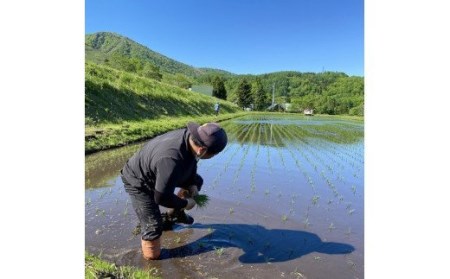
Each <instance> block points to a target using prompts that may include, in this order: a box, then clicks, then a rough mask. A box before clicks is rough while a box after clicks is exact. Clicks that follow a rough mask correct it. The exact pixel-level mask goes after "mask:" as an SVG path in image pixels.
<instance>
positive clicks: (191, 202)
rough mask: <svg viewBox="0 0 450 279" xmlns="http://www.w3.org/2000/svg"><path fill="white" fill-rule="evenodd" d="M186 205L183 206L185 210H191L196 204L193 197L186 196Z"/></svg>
mask: <svg viewBox="0 0 450 279" xmlns="http://www.w3.org/2000/svg"><path fill="white" fill-rule="evenodd" d="M186 201H187V205H186V207H185V208H184V209H185V210H191V209H192V208H194V206H195V205H196V204H197V203H196V202H195V200H194V199H193V198H187V199H186Z"/></svg>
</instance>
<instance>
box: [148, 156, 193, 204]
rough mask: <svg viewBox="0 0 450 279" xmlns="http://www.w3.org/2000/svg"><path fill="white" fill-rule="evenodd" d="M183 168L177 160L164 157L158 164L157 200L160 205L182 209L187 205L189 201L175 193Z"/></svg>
mask: <svg viewBox="0 0 450 279" xmlns="http://www.w3.org/2000/svg"><path fill="white" fill-rule="evenodd" d="M181 171H182V170H181V169H180V167H179V166H177V163H176V162H175V160H173V159H171V158H162V159H160V160H159V161H158V162H157V165H156V182H155V202H156V203H157V204H159V205H162V206H165V207H168V208H174V209H181V208H185V207H186V206H187V201H186V200H185V199H181V198H179V197H177V196H176V195H175V194H174V191H175V187H176V182H177V178H178V177H179V175H180V172H181Z"/></svg>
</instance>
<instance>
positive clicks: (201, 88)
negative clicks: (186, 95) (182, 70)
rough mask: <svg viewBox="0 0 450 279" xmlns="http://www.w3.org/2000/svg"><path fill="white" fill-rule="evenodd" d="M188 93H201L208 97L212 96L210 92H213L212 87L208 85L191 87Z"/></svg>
mask: <svg viewBox="0 0 450 279" xmlns="http://www.w3.org/2000/svg"><path fill="white" fill-rule="evenodd" d="M190 91H194V92H198V93H202V94H205V95H208V96H212V92H213V87H212V86H210V85H202V84H199V85H192V87H191V89H190Z"/></svg>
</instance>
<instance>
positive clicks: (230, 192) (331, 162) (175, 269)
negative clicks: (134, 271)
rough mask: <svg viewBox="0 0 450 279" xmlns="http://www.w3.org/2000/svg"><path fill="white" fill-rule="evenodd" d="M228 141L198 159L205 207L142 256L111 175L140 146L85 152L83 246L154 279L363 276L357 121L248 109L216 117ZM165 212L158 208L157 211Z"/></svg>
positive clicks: (360, 129)
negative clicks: (150, 256) (153, 252)
mask: <svg viewBox="0 0 450 279" xmlns="http://www.w3.org/2000/svg"><path fill="white" fill-rule="evenodd" d="M221 125H222V127H224V129H225V130H226V131H227V134H228V138H229V143H228V145H227V147H226V148H225V150H224V151H223V152H221V153H220V154H219V155H217V156H215V157H213V158H212V159H209V160H200V161H199V164H198V173H199V174H200V175H201V176H202V177H203V179H204V185H203V188H202V191H201V193H202V194H206V195H208V196H209V203H208V205H207V206H206V207H205V208H197V209H196V208H194V209H193V210H190V211H189V212H188V213H189V214H190V215H192V216H193V217H194V219H195V223H194V224H193V225H190V226H181V225H180V226H177V227H176V228H175V229H174V230H173V231H168V232H164V234H163V236H162V246H163V251H162V257H161V260H158V261H150V262H149V261H145V260H143V258H142V254H141V251H140V237H139V236H138V235H137V236H136V235H134V234H133V230H134V228H135V226H136V224H137V218H136V216H135V213H134V210H133V208H132V206H131V203H130V200H129V198H128V195H127V193H126V192H125V191H124V189H123V184H122V181H121V179H120V176H119V171H120V169H121V168H122V166H123V165H124V163H125V162H126V160H127V159H128V158H129V157H130V156H132V155H133V153H134V152H136V151H137V150H138V149H139V147H140V146H141V145H142V144H136V145H131V146H127V147H123V148H119V149H114V150H110V151H105V152H100V153H96V154H93V155H89V156H86V191H85V242H86V243H85V245H86V250H87V251H88V252H91V253H93V254H95V255H100V257H101V258H103V259H105V260H108V261H110V262H114V263H116V264H117V265H130V266H136V267H139V268H142V269H145V270H148V271H150V272H151V273H152V274H154V275H157V276H161V277H163V278H271V279H272V278H335V279H339V278H343V279H344V278H345V279H348V278H364V123H363V121H362V120H349V119H344V118H339V117H331V116H312V117H309V116H308V117H307V116H296V115H289V114H280V115H264V114H262V115H250V116H246V117H242V118H237V119H233V120H229V121H226V122H221ZM161 209H162V211H165V209H164V208H161Z"/></svg>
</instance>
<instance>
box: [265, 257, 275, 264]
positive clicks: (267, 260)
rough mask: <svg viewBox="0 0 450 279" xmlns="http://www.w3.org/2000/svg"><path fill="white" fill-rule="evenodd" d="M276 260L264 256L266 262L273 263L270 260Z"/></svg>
mask: <svg viewBox="0 0 450 279" xmlns="http://www.w3.org/2000/svg"><path fill="white" fill-rule="evenodd" d="M272 260H275V259H274V258H268V257H267V256H264V261H265V262H266V264H272V263H271V262H270V261H272Z"/></svg>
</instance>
